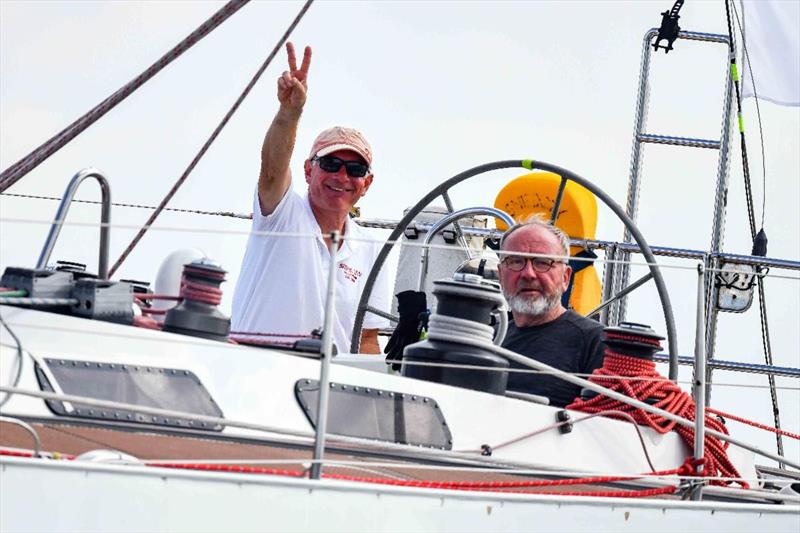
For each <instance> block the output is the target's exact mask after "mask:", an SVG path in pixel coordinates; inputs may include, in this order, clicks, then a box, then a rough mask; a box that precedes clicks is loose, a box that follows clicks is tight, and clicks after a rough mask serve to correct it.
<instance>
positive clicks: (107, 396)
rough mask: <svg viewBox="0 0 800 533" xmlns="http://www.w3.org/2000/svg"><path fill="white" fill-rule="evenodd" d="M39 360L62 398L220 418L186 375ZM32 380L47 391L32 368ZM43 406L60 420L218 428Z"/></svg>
mask: <svg viewBox="0 0 800 533" xmlns="http://www.w3.org/2000/svg"><path fill="white" fill-rule="evenodd" d="M44 361H45V363H46V364H47V367H48V370H49V371H50V374H51V375H52V376H53V378H54V379H55V380H56V381H57V383H58V386H59V388H60V389H61V391H62V392H63V393H64V394H70V395H75V396H85V397H87V398H94V399H97V400H108V401H112V402H121V403H130V404H136V405H142V406H145V407H155V408H159V409H171V410H173V411H184V412H187V413H196V414H198V415H205V416H213V417H217V418H223V416H224V415H223V414H222V410H221V409H220V408H219V406H218V405H217V403H216V402H215V401H214V399H213V398H212V397H211V394H209V392H208V391H207V390H206V388H205V387H204V386H203V384H202V383H201V382H200V379H198V377H197V376H196V375H195V374H194V373H193V372H191V371H189V370H184V369H177V368H158V367H151V366H142V365H121V364H116V363H98V362H94V361H74V360H67V359H45V360H44ZM36 377H37V379H38V381H39V386H40V387H41V388H42V390H45V391H50V392H52V391H53V387H52V385H51V384H50V381H49V380H48V378H47V376H46V375H45V373H44V372H42V369H41V368H40V367H39V365H38V364H37V365H36ZM46 404H47V407H48V408H49V409H50V410H51V411H52V412H53V413H55V414H57V415H62V416H73V417H79V418H90V419H94V420H116V421H120V422H134V423H141V424H154V425H159V426H170V427H182V428H191V429H200V430H210V431H222V429H223V428H224V426H222V425H218V424H216V425H215V424H211V423H207V422H199V421H192V420H187V419H184V418H165V417H162V416H152V415H149V414H144V413H139V412H136V411H135V410H121V409H106V408H98V407H93V406H88V405H82V404H79V403H74V404H72V407H73V408H74V410H72V411H68V410H67V408H66V407H65V405H64V403H63V402H59V401H55V400H47V401H46Z"/></svg>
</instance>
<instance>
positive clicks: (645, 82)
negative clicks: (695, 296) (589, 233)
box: [601, 28, 733, 378]
mask: <svg viewBox="0 0 800 533" xmlns="http://www.w3.org/2000/svg"><path fill="white" fill-rule="evenodd" d="M657 35H658V29H656V28H653V29H651V30H649V31H648V32H647V33H646V34H645V36H644V41H643V47H642V60H641V69H640V72H639V91H638V96H637V101H636V121H635V125H634V133H633V149H632V153H631V163H630V175H629V180H628V199H627V205H626V212H627V214H628V216H629V217H630V218H631V219H633V220H634V222H635V221H636V216H637V212H638V208H639V189H640V186H641V178H640V175H641V167H642V145H643V144H645V143H651V144H664V145H670V146H682V147H688V148H705V149H712V150H719V159H718V163H717V185H716V192H715V198H714V214H713V225H712V231H711V246H710V248H709V253H707V254H705V257H704V263H705V267H706V268H718V265H719V259H718V257H716V254H718V253H720V252H721V251H722V244H723V238H724V233H725V208H726V199H727V193H728V174H729V166H730V133H731V125H732V124H731V109H732V107H731V106H732V102H733V78H732V76H731V71H730V67H729V62H728V61H726V63H725V100H724V103H723V109H722V127H721V133H720V138H719V139H718V140H717V139H696V138H690V137H674V136H668V135H655V134H651V133H646V131H645V127H646V122H647V111H648V105H649V98H650V58H651V54H652V42H653V39H654V38H655V37H656V36H657ZM678 39H684V40H689V41H700V42H707V43H717V44H724V45H725V46H728V47H729V48H732V47H730V39H729V38H728V36H727V35H718V34H711V33H697V32H688V31H681V32H680V33H679V34H678ZM726 57H728V58H729V56H726ZM623 241H624V243H625V244H630V243H631V241H632V239H631V234H630V232H629V231H628V230H627V229H626V230H625V233H624V237H623ZM606 256H607V259H609V260H616V261H621V262H620V263H618V262H614V261H612V262H607V263H606V266H605V273H604V281H603V299H602V301H604V302H605V301H607V300H609V299H610V298H612V297H613V296H614V295H616V294H618V293H620V292H621V291H623V290H625V289H626V288H627V287H628V286H629V285H631V284H630V282H629V277H630V267H629V265H628V263H627V260H628V259H629V257H630V252H628V251H626V250H622V249H618V248H616V247H610V248H609V249H607V250H606ZM640 281H641V280H640ZM636 283H638V282H634V284H636ZM705 288H706V328H705V332H706V338H705V345H706V356H707V358H708V359H709V360H710V359H713V356H714V345H715V341H716V325H717V314H718V311H719V310H718V308H717V305H716V301H717V292H718V288H717V287H716V286H715V284H714V276H708V277H707V280H706V287H705ZM626 310H627V297H622V298H620V299H619V300H618V301H617V302H615V303H614V304H613V305H611V306H609V308H608V309H606V310H605V311H604V312H603V313H602V314H601V321H602V322H603V323H604V324H606V325H616V324H618V323H620V322H622V321H624V320H625V314H626ZM709 368H710V367H709ZM708 373H709V374H710V370H709V371H708ZM708 378H710V375H709V376H708Z"/></svg>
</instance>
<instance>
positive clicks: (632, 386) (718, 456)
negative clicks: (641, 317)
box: [567, 338, 749, 488]
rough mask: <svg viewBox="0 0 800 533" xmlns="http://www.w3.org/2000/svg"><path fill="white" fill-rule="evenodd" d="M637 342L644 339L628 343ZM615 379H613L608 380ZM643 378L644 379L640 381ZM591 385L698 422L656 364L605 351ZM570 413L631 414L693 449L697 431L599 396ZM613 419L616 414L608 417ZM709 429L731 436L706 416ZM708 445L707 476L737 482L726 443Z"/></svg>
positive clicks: (715, 440) (685, 396)
mask: <svg viewBox="0 0 800 533" xmlns="http://www.w3.org/2000/svg"><path fill="white" fill-rule="evenodd" d="M629 340H636V341H638V342H641V341H644V340H645V339H639V338H635V339H629ZM605 376H614V378H610V377H605ZM618 376H630V378H629V379H627V380H625V379H618ZM637 378H642V379H637ZM589 381H591V382H592V383H596V384H597V385H601V386H603V387H606V388H608V389H611V390H613V391H616V392H619V393H621V394H625V395H626V396H629V397H631V398H635V399H637V400H641V401H645V402H648V403H651V404H652V405H653V406H654V407H658V408H659V409H663V410H665V411H668V412H670V413H673V414H675V415H678V416H680V417H682V418H686V419H687V420H694V419H695V403H694V400H692V397H691V396H690V395H689V394H687V393H686V392H684V391H683V390H682V389H681V388H680V387H678V386H677V385H676V384H674V383H672V382H671V381H669V380H667V379H666V378H664V377H663V376H662V375H661V374H659V373H658V372H657V371H656V365H655V363H654V362H653V361H650V360H646V359H640V358H637V357H629V356H626V355H621V354H618V353H616V352H614V351H612V350H610V349H608V348H607V349H606V356H605V361H604V363H603V366H602V367H601V368H598V369H597V370H595V371H594V372H593V374H592V376H591V377H590V378H589ZM567 409H574V410H576V411H582V412H585V413H597V412H600V411H609V410H616V411H622V412H625V413H628V414H629V415H631V416H632V417H633V418H634V419H635V420H636V421H637V422H638V423H639V424H642V425H646V426H648V427H651V428H652V429H654V430H656V431H657V432H659V433H668V432H670V431H673V430H674V431H675V432H677V433H678V435H680V437H681V438H682V439H683V440H684V442H686V444H688V445H689V447H692V448H693V447H694V429H693V428H689V427H686V426H680V425H678V424H677V423H676V422H674V421H672V420H668V419H666V418H664V417H662V416H658V415H654V414H651V413H648V412H646V411H643V410H642V409H639V408H638V407H633V406H630V405H627V404H624V403H622V402H620V401H618V400H614V399H611V398H609V397H607V396H604V395H602V394H601V395H598V396H595V397H593V398H591V399H588V400H583V399H577V400H575V401H574V402H573V403H572V404H571V405H568V406H567ZM609 416H610V417H612V418H613V417H614V415H613V414H611V415H609ZM705 424H706V427H709V428H711V429H713V430H716V431H719V432H721V433H725V434H726V435H727V434H728V430H727V429H726V428H725V425H724V423H722V422H721V421H720V420H718V419H717V418H714V417H711V416H706V417H705ZM704 443H705V463H704V464H705V466H704V474H705V475H707V476H711V477H717V476H719V477H731V478H738V477H741V476H740V475H739V471H738V470H737V469H736V467H735V466H734V465H733V463H732V462H731V461H730V459H729V458H728V454H727V452H726V449H727V447H728V444H727V443H723V442H722V441H720V440H719V439H718V438H716V437H713V436H710V435H706V436H705V439H704ZM711 483H712V484H715V485H729V484H730V483H732V481H722V480H715V481H712V482H711ZM736 483H739V485H741V486H742V487H743V488H748V487H749V485H748V484H747V483H746V482H744V481H736Z"/></svg>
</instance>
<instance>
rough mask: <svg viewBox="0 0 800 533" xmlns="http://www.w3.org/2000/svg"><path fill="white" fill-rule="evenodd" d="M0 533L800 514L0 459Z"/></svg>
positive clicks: (724, 523)
mask: <svg viewBox="0 0 800 533" xmlns="http://www.w3.org/2000/svg"><path fill="white" fill-rule="evenodd" d="M0 464H1V465H2V472H3V475H2V476H0V510H2V513H0V530H2V531H9V532H11V531H320V530H325V531H458V532H464V531H487V532H489V531H591V532H602V531H609V532H611V531H645V530H646V531H648V532H652V533H656V532H660V531H664V532H674V531H726V532H730V533H732V532H736V531H741V532H747V533H752V532H755V531H787V532H789V531H791V532H794V533H796V532H797V531H798V527H800V507H798V506H796V505H783V506H781V505H762V504H742V503H735V504H733V503H718V502H714V503H712V502H683V501H669V500H637V499H629V498H593V497H569V496H549V495H531V494H497V493H487V492H464V491H442V490H430V489H415V488H406V487H391V486H376V485H371V484H362V483H351V482H341V481H334V480H323V481H312V480H308V479H296V478H285V477H279V476H264V475H261V476H259V475H251V474H229V473H211V472H194V471H176V470H172V469H165V468H154V467H131V466H114V465H97V464H79V463H77V462H73V461H49V462H43V461H41V460H30V459H18V458H3V459H2V460H0Z"/></svg>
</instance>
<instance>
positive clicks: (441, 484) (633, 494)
mask: <svg viewBox="0 0 800 533" xmlns="http://www.w3.org/2000/svg"><path fill="white" fill-rule="evenodd" d="M0 455H10V456H15V457H33V454H32V453H30V452H17V451H11V450H0ZM64 457H65V458H69V459H73V458H74V457H72V456H64ZM146 465H147V466H152V467H157V468H175V469H180V470H202V471H205V472H228V473H237V474H259V475H274V476H286V477H294V478H301V477H305V475H306V472H305V471H303V470H287V469H283V468H264V467H260V466H247V465H226V464H205V463H146ZM694 467H695V463H694V462H693V461H691V460H687V461H686V462H685V463H684V464H683V465H681V466H680V467H678V468H675V469H673V470H664V471H661V472H653V473H650V474H646V475H660V476H662V475H672V474H678V475H681V476H687V475H691V474H692V472H693V470H694ZM322 477H323V478H325V479H335V480H339V481H352V482H356V483H372V484H378V485H391V486H397V487H415V488H426V489H444V490H466V491H487V492H511V493H525V494H529V493H530V491H522V490H510V489H522V488H537V487H557V486H567V485H585V484H590V483H610V482H613V481H628V480H632V479H637V477H644V475H643V476H625V477H622V476H596V477H585V478H573V479H550V480H525V481H426V480H403V479H383V478H370V477H360V476H347V475H343V474H330V473H328V474H323V476H322ZM676 490H677V487H675V486H666V487H659V488H655V489H643V490H616V491H596V492H592V491H535V493H536V494H553V495H559V496H595V497H607V498H645V497H648V496H657V495H661V494H674V493H675V491H676Z"/></svg>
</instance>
